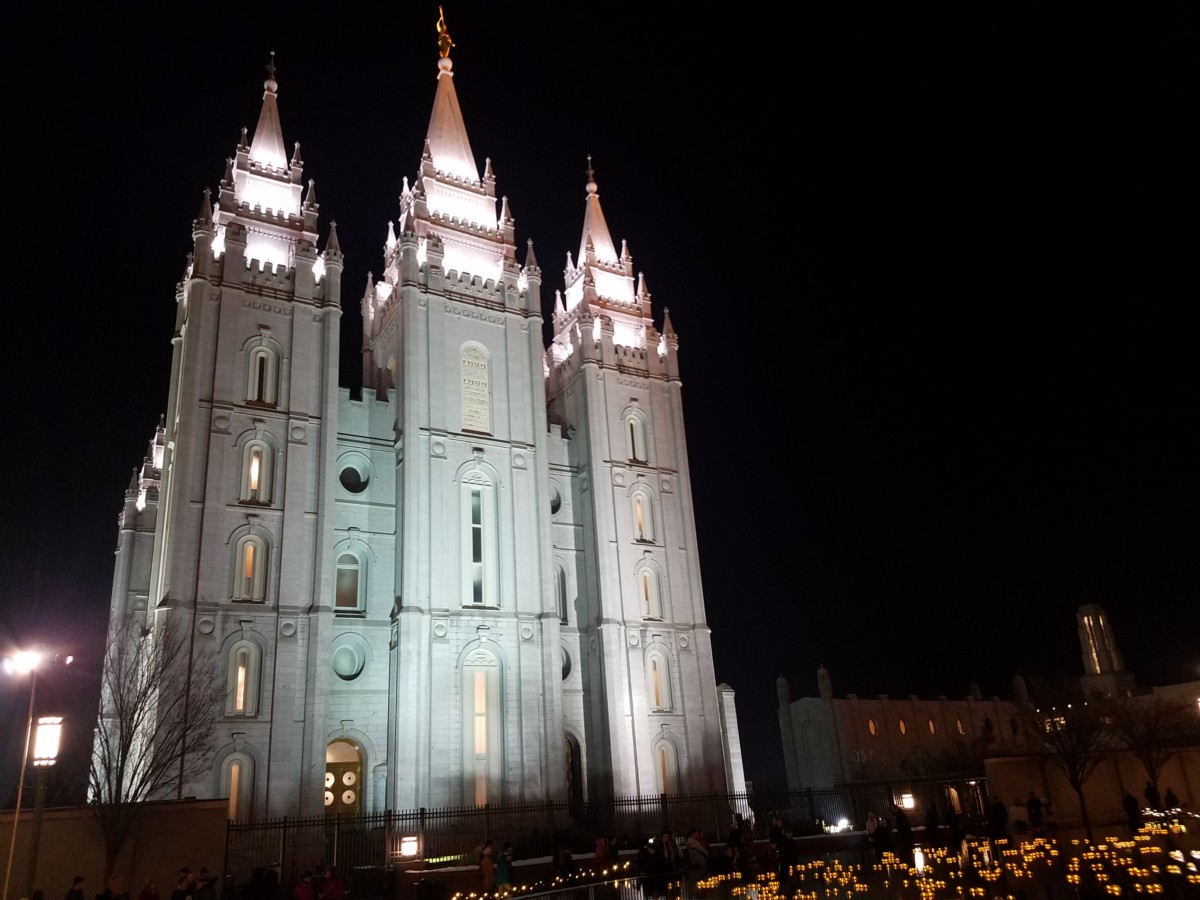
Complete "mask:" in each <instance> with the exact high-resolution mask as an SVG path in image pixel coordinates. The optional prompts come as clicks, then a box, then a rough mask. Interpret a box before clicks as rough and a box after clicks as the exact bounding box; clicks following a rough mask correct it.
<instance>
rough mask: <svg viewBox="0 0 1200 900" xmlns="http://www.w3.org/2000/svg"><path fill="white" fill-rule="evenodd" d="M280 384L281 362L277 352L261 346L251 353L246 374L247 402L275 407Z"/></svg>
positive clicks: (263, 345)
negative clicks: (276, 354)
mask: <svg viewBox="0 0 1200 900" xmlns="http://www.w3.org/2000/svg"><path fill="white" fill-rule="evenodd" d="M278 384H279V360H278V358H277V357H276V356H275V351H274V350H272V349H271V348H270V347H268V346H266V345H265V344H259V345H258V346H257V347H255V348H254V349H253V350H251V351H250V353H249V367H248V370H247V373H246V402H247V403H260V404H262V405H264V406H274V405H275V403H276V402H277V400H276V398H277V396H278Z"/></svg>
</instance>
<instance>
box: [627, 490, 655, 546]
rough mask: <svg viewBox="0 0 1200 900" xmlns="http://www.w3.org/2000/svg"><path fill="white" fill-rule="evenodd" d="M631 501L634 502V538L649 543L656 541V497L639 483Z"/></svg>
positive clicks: (631, 496)
mask: <svg viewBox="0 0 1200 900" xmlns="http://www.w3.org/2000/svg"><path fill="white" fill-rule="evenodd" d="M630 501H631V503H632V510H631V512H632V514H633V537H634V540H637V541H641V542H643V543H648V544H652V543H654V540H655V530H654V498H653V497H652V496H651V495H650V492H649V491H648V490H646V488H645V487H644V486H642V485H639V486H638V487H637V488H635V489H634V491H633V493H632V494H631V495H630Z"/></svg>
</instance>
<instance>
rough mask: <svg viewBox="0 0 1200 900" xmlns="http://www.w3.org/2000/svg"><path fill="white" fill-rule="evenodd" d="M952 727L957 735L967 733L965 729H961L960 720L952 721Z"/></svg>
mask: <svg viewBox="0 0 1200 900" xmlns="http://www.w3.org/2000/svg"><path fill="white" fill-rule="evenodd" d="M954 727H955V728H957V729H958V733H959V734H966V733H967V729H966V728H964V727H963V721H962V719H955V720H954Z"/></svg>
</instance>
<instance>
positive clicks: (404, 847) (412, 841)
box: [400, 836, 417, 856]
mask: <svg viewBox="0 0 1200 900" xmlns="http://www.w3.org/2000/svg"><path fill="white" fill-rule="evenodd" d="M400 855H401V856H416V855H417V839H416V838H415V837H412V836H409V837H402V838H400Z"/></svg>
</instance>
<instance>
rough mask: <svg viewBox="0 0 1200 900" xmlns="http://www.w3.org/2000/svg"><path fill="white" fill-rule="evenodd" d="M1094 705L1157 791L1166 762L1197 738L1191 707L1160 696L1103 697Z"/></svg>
mask: <svg viewBox="0 0 1200 900" xmlns="http://www.w3.org/2000/svg"><path fill="white" fill-rule="evenodd" d="M1095 702H1096V704H1097V708H1098V709H1099V711H1100V713H1101V715H1102V716H1103V717H1104V719H1105V721H1106V722H1107V723H1108V724H1109V725H1110V726H1111V727H1112V730H1113V731H1114V732H1115V736H1116V740H1117V742H1118V743H1119V745H1120V746H1121V747H1123V748H1124V749H1126V750H1128V751H1129V752H1130V753H1132V754H1133V755H1134V756H1135V757H1136V758H1137V760H1138V762H1140V763H1141V764H1142V768H1144V769H1145V770H1146V777H1147V778H1148V779H1149V780H1150V783H1151V784H1152V785H1154V789H1155V791H1157V790H1158V779H1159V776H1160V775H1162V770H1163V766H1165V765H1166V764H1167V760H1169V759H1170V758H1171V756H1172V754H1174V753H1175V751H1176V750H1177V749H1178V748H1179V747H1181V746H1183V745H1184V744H1186V743H1188V742H1189V740H1190V739H1194V737H1195V736H1196V731H1197V721H1196V713H1195V711H1194V709H1195V707H1194V705H1193V704H1192V703H1190V702H1189V701H1187V700H1181V699H1178V698H1172V697H1164V696H1162V695H1150V696H1142V697H1106V698H1104V699H1101V700H1098V701H1095Z"/></svg>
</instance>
